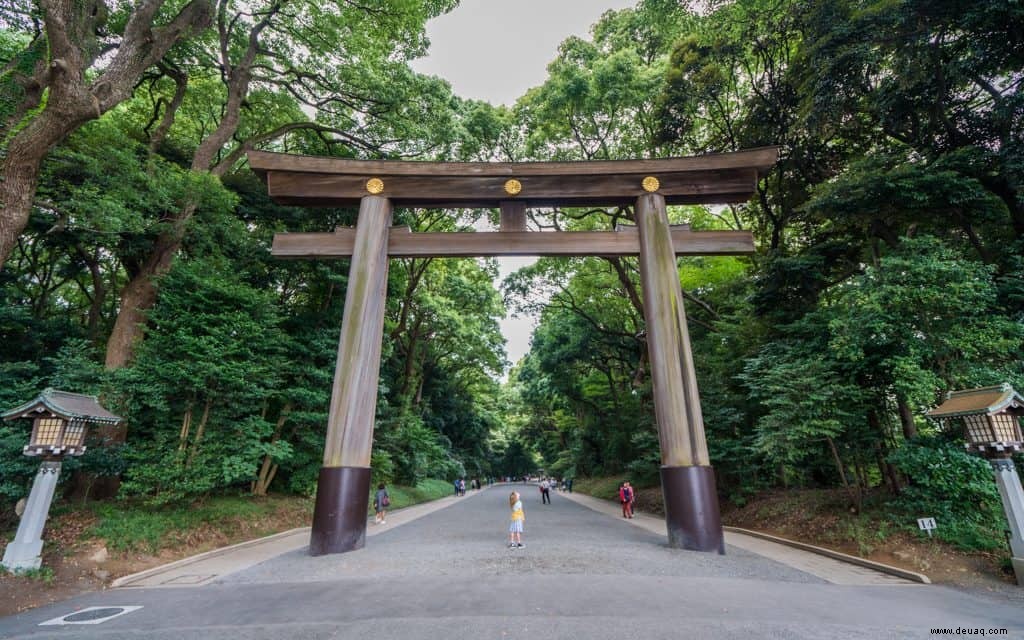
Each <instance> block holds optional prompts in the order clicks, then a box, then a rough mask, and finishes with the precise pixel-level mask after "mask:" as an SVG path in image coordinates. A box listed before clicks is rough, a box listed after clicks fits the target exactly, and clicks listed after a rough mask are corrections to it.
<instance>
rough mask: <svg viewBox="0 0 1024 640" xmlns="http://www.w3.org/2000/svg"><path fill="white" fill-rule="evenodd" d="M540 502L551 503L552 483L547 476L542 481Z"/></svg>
mask: <svg viewBox="0 0 1024 640" xmlns="http://www.w3.org/2000/svg"><path fill="white" fill-rule="evenodd" d="M540 503H541V504H551V483H550V482H548V480H547V478H544V479H543V480H541V481H540Z"/></svg>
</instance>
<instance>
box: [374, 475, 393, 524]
mask: <svg viewBox="0 0 1024 640" xmlns="http://www.w3.org/2000/svg"><path fill="white" fill-rule="evenodd" d="M390 506H391V496H389V495H388V490H387V488H386V487H385V486H384V483H383V482H382V483H380V484H378V485H377V495H376V496H375V497H374V498H373V510H374V511H376V512H377V515H376V517H375V518H374V522H375V523H376V524H385V523H386V520H384V518H386V517H387V515H388V507H390Z"/></svg>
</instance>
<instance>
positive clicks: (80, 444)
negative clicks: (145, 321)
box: [0, 389, 121, 571]
mask: <svg viewBox="0 0 1024 640" xmlns="http://www.w3.org/2000/svg"><path fill="white" fill-rule="evenodd" d="M0 417H2V418H3V419H4V420H16V419H19V418H22V419H28V418H30V419H32V437H31V439H30V440H29V443H28V444H27V445H25V448H24V449H23V453H24V454H25V455H27V456H40V457H41V458H42V464H40V465H39V472H38V473H37V474H36V478H35V481H34V482H33V483H32V491H31V493H29V496H28V503H27V504H26V505H25V513H24V514H22V516H21V522H20V523H19V524H18V533H17V534H16V535H15V537H14V542H12V543H10V544H8V545H7V549H6V550H5V551H4V558H3V562H2V563H0V564H2V565H3V566H4V567H6V568H7V569H9V570H12V571H18V570H22V571H23V570H26V569H38V568H39V566H40V564H42V550H43V528H44V527H45V525H46V516H47V514H48V513H49V511H50V503H51V502H52V501H53V493H54V490H55V489H56V488H57V480H58V478H60V467H61V461H62V460H63V459H64V456H80V455H82V454H83V453H85V436H86V432H87V430H88V427H89V425H91V424H107V425H116V424H118V423H120V422H121V418H119V417H117V416H115V415H114V414H112V413H110V412H109V411H107V410H106V409H104V408H103V407H101V406H100V404H99V402H97V400H96V397H95V396H86V395H82V394H79V393H69V392H67V391H58V390H56V389H46V390H45V391H43V392H42V393H41V394H40V395H39V396H38V397H37V398H36V399H35V400H32V401H31V402H28V403H26V404H23V405H21V406H20V407H16V408H14V409H11V410H10V411H7V412H5V413H3V414H0Z"/></svg>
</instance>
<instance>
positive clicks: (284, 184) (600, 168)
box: [249, 147, 779, 258]
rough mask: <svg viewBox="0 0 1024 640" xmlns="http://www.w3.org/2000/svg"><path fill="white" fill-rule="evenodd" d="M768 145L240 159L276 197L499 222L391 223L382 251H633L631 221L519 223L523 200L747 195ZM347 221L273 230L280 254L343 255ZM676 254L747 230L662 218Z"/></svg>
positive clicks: (560, 203) (733, 198)
mask: <svg viewBox="0 0 1024 640" xmlns="http://www.w3.org/2000/svg"><path fill="white" fill-rule="evenodd" d="M778 151H779V148H778V147H763V148H759V149H750V150H745V151H736V152H732V153H718V154H708V155H703V156H691V157H687V158H664V159H656V160H611V161H593V162H521V163H510V162H494V163H490V162H419V161H395V160H351V159H345V158H320V157H312V156H298V155H290V154H283V153H268V152H264V151H250V152H249V164H250V166H251V167H252V169H253V170H254V171H256V173H257V174H259V175H260V176H261V177H262V178H263V179H264V180H265V181H266V183H267V190H268V192H269V194H270V196H271V197H272V198H273V199H274V201H275V202H278V203H281V204H290V205H298V206H351V205H356V204H358V203H359V202H360V201H361V200H362V199H363V198H366V197H367V196H374V197H380V198H386V199H387V200H388V202H389V203H390V205H392V206H396V207H430V208H477V207H480V208H500V209H501V212H502V227H501V231H499V232H497V233H410V232H409V230H408V229H393V230H392V232H391V233H390V234H389V238H388V255H389V256H392V257H427V256H434V257H469V256H517V255H520V256H531V255H536V256H582V255H603V256H621V255H637V254H638V253H639V251H640V241H639V238H638V235H637V233H636V231H637V230H636V227H631V226H626V227H623V228H620V229H617V230H615V231H589V232H582V231H581V232H563V233H538V232H531V231H527V230H526V221H525V209H526V207H572V206H620V205H633V204H635V203H636V201H637V198H639V197H641V196H644V195H646V194H651V193H656V194H658V195H660V196H661V197H663V198H664V199H665V202H666V203H667V204H725V203H733V202H745V201H746V200H748V199H750V197H751V196H752V195H753V194H754V190H755V189H756V186H757V180H758V178H760V177H761V176H762V175H763V174H764V173H766V172H767V171H768V170H769V169H770V168H771V167H772V166H773V165H774V164H775V161H776V160H777V158H778ZM355 235H356V234H355V230H354V229H350V228H339V229H336V230H335V232H333V233H279V234H276V235H275V236H274V247H273V255H275V256H277V257H279V258H345V257H349V256H351V255H352V252H353V249H354V245H355ZM671 241H672V245H673V250H674V251H675V253H676V255H736V254H747V253H753V251H754V240H753V236H752V235H751V234H750V232H748V231H690V229H689V227H686V226H681V227H676V228H674V229H672V231H671Z"/></svg>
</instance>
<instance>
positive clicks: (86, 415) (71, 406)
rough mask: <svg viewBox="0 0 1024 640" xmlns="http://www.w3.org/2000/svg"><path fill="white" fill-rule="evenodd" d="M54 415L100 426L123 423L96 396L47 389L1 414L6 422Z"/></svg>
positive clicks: (0, 416) (121, 419)
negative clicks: (32, 398)
mask: <svg viewBox="0 0 1024 640" xmlns="http://www.w3.org/2000/svg"><path fill="white" fill-rule="evenodd" d="M47 413H48V414H52V415H54V416H58V417H61V418H64V419H65V420H77V421H84V422H93V423H99V424H110V425H114V424H118V423H120V422H122V421H123V418H121V417H120V416H115V415H114V414H112V413H110V412H109V411H107V410H106V409H104V408H103V407H101V406H100V403H99V401H97V399H96V396H87V395H83V394H81V393H71V392H69V391H60V390H57V389H46V390H45V391H43V392H42V393H41V394H39V395H38V396H37V397H36V398H35V399H34V400H31V401H29V402H27V403H25V404H23V405H21V406H19V407H15V408H14V409H11V410H10V411H6V412H4V413H2V414H0V418H3V419H4V420H15V419H17V418H36V417H39V416H40V415H44V414H47Z"/></svg>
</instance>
